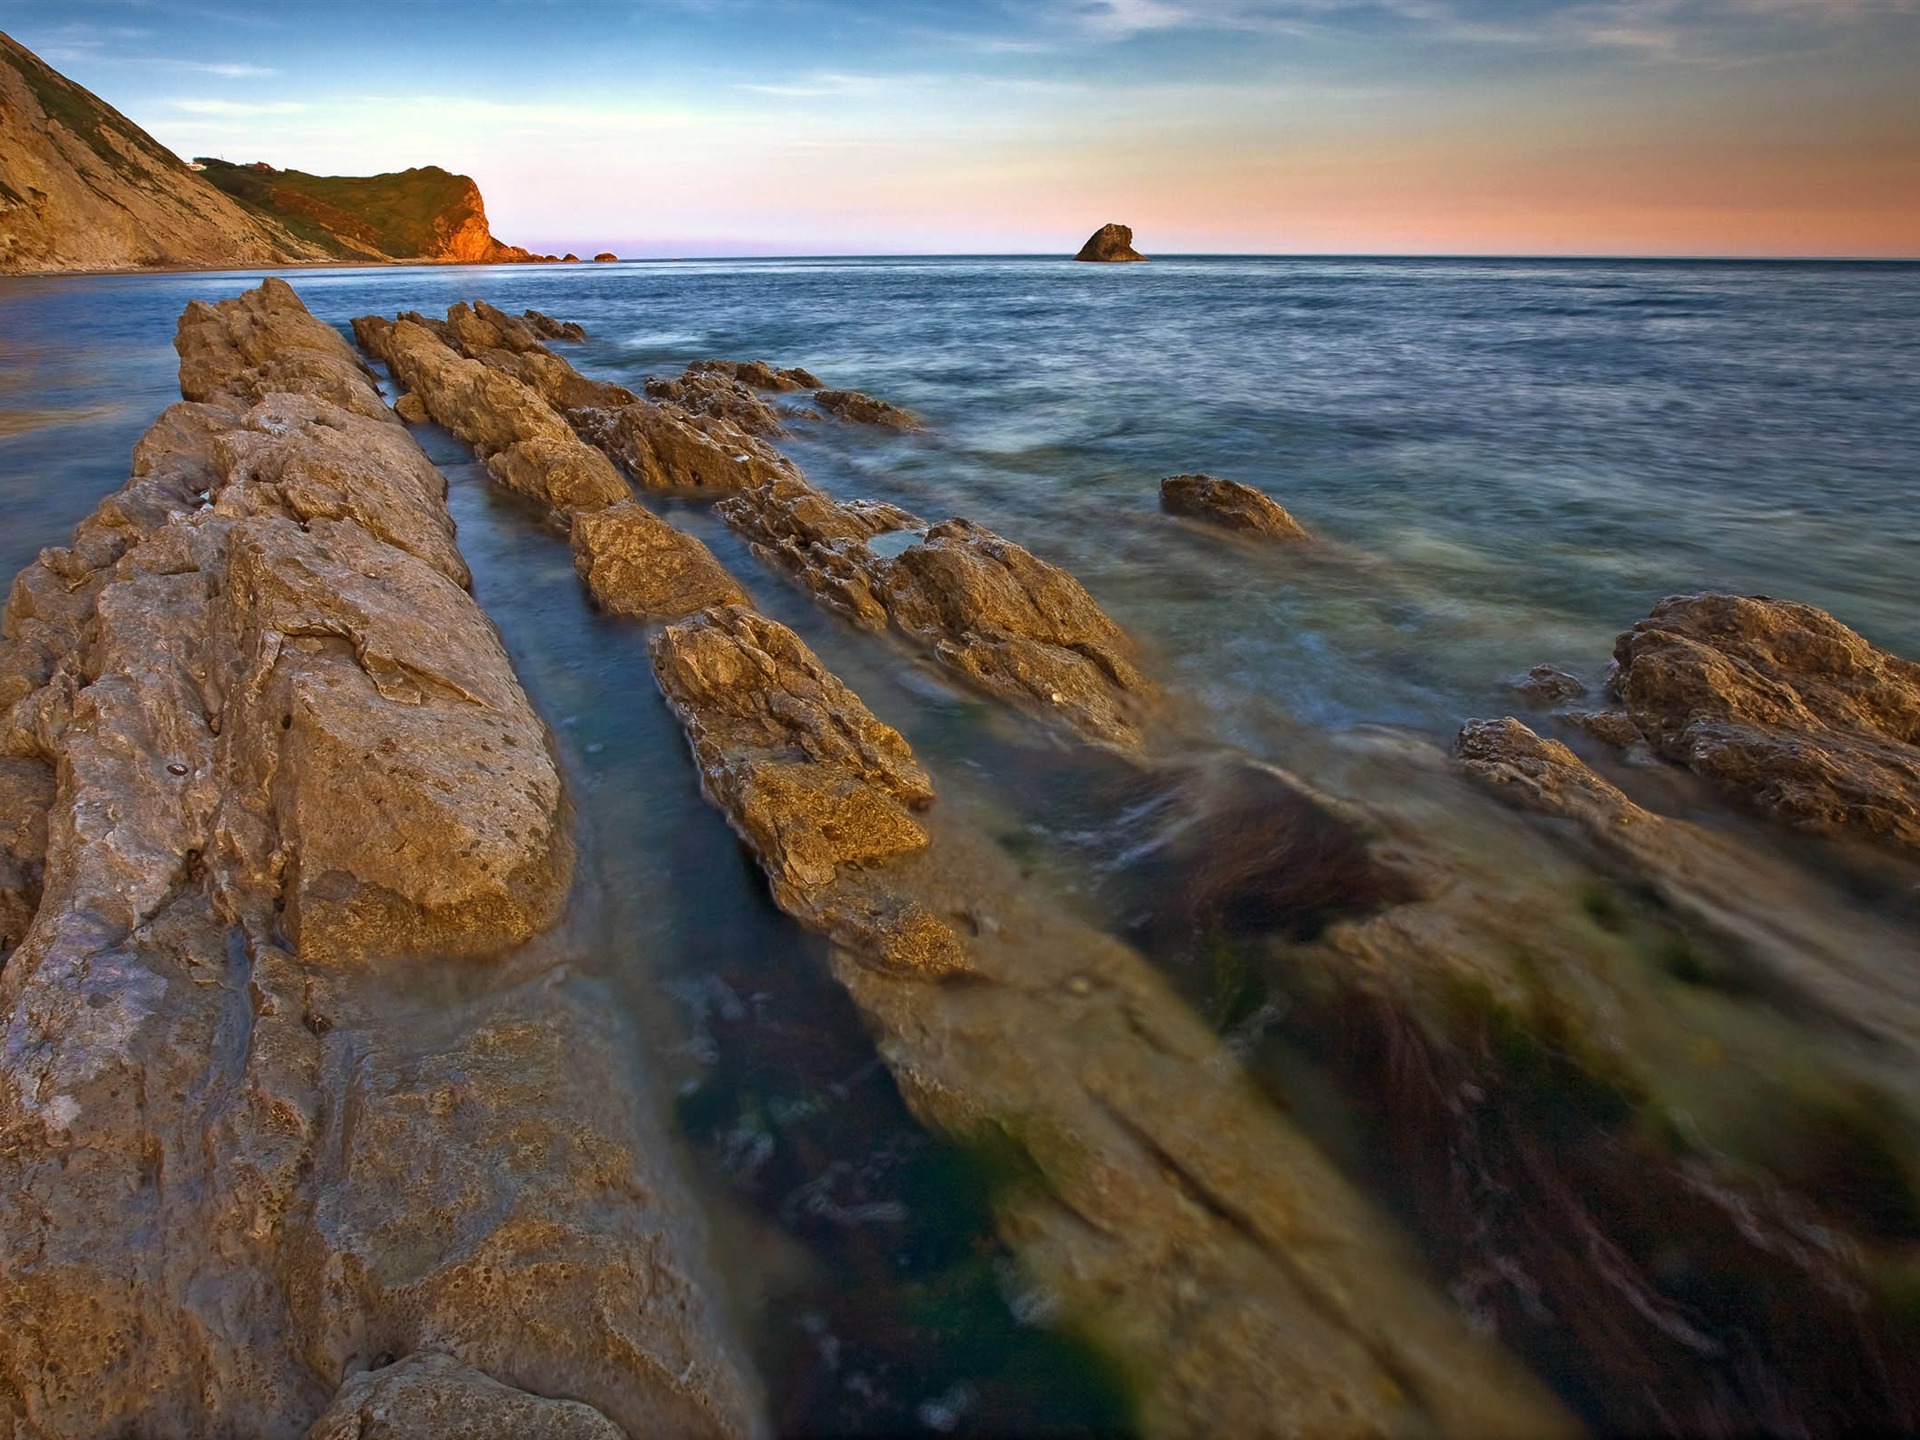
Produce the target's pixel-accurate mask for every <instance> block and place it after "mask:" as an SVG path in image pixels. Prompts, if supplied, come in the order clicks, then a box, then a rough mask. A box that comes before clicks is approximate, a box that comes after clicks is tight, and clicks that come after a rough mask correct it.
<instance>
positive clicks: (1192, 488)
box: [1160, 475, 1313, 540]
mask: <svg viewBox="0 0 1920 1440" xmlns="http://www.w3.org/2000/svg"><path fill="white" fill-rule="evenodd" d="M1160 506H1161V508H1162V509H1163V510H1165V511H1167V513H1169V514H1171V515H1190V516H1192V517H1193V518H1194V519H1196V520H1206V521H1209V522H1211V523H1212V524H1215V525H1222V526H1225V527H1226V528H1227V529H1229V530H1242V531H1246V532H1248V533H1250V534H1254V535H1264V536H1267V537H1268V538H1270V539H1274V540H1310V539H1312V538H1313V537H1312V536H1311V535H1309V534H1307V531H1306V527H1305V526H1303V525H1302V524H1301V523H1300V522H1299V521H1297V520H1295V519H1294V518H1293V516H1291V515H1289V514H1288V513H1287V512H1286V511H1285V510H1284V509H1283V508H1282V507H1281V506H1280V505H1278V504H1277V503H1276V502H1274V501H1273V500H1272V499H1270V498H1269V497H1268V496H1266V495H1264V494H1262V493H1261V492H1260V491H1258V490H1256V489H1254V488H1253V487H1252V486H1251V485H1242V484H1240V483H1239V482H1238V481H1235V480H1222V479H1219V478H1218V477H1217V476H1213V475H1169V476H1168V477H1167V478H1166V479H1164V480H1162V481H1161V482H1160Z"/></svg>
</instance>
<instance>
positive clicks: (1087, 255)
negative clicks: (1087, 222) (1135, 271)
mask: <svg viewBox="0 0 1920 1440" xmlns="http://www.w3.org/2000/svg"><path fill="white" fill-rule="evenodd" d="M1073 258H1074V259H1076V260H1103V261H1111V260H1144V259H1146V258H1147V257H1146V256H1144V255H1142V254H1141V253H1140V252H1139V251H1138V250H1136V249H1134V248H1133V231H1132V230H1131V229H1130V228H1129V227H1127V226H1125V225H1102V226H1101V227H1100V228H1099V229H1098V230H1096V231H1094V232H1093V234H1091V235H1089V236H1088V237H1087V243H1086V244H1084V245H1082V246H1081V247H1080V253H1079V254H1078V255H1075V256H1074V257H1073Z"/></svg>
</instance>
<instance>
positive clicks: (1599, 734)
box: [1560, 710, 1640, 750]
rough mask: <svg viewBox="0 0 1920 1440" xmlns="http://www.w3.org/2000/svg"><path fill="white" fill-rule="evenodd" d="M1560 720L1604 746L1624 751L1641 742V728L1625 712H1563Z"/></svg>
mask: <svg viewBox="0 0 1920 1440" xmlns="http://www.w3.org/2000/svg"><path fill="white" fill-rule="evenodd" d="M1560 719H1562V720H1564V721H1566V722H1567V723H1568V724H1569V725H1573V726H1576V727H1577V728H1579V729H1581V730H1584V731H1586V732H1587V734H1589V735H1591V736H1593V738H1594V739H1596V740H1598V741H1599V742H1600V743H1601V744H1603V745H1611V746H1613V747H1614V748H1615V749H1617V750H1624V749H1625V748H1626V747H1627V746H1629V745H1635V744H1638V743H1639V741H1640V727H1639V726H1638V725H1635V724H1634V723H1633V717H1632V716H1631V715H1629V714H1627V712H1626V711H1624V710H1562V711H1561V712H1560Z"/></svg>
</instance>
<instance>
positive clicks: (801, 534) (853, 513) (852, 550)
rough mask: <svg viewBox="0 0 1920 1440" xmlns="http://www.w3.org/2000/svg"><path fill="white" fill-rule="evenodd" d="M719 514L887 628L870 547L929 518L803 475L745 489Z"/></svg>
mask: <svg viewBox="0 0 1920 1440" xmlns="http://www.w3.org/2000/svg"><path fill="white" fill-rule="evenodd" d="M714 513H715V514H716V515H718V516H720V518H721V519H723V520H725V521H726V522H727V524H729V525H730V526H732V527H733V528H734V529H735V530H737V531H739V532H740V533H741V534H742V535H744V536H746V537H747V539H748V541H749V542H750V543H751V544H752V546H753V549H754V553H755V554H756V555H757V556H759V557H760V558H761V559H762V560H764V561H765V562H767V563H768V564H770V565H773V566H776V567H777V568H779V569H781V570H784V571H786V572H787V573H788V574H790V575H792V576H794V577H795V578H796V579H798V580H799V581H800V583H802V584H803V585H805V586H806V587H807V588H808V589H809V590H811V591H813V592H814V594H815V595H817V596H819V598H820V599H821V600H823V601H825V602H826V603H827V604H828V605H830V606H832V607H833V608H834V609H835V610H838V611H839V612H840V613H841V614H842V615H845V616H846V617H847V618H848V619H849V620H852V621H853V622H854V623H855V624H858V625H864V626H866V627H868V628H869V629H875V630H881V629H885V628H886V624H887V608H886V605H885V604H884V603H883V601H882V600H881V598H880V594H879V589H878V587H879V584H880V576H881V573H882V567H881V562H880V558H879V557H878V556H877V555H875V554H874V553H873V552H872V551H871V550H869V549H868V548H867V546H866V543H865V542H866V541H868V540H870V539H871V538H873V537H874V536H875V535H880V534H885V533H888V532H891V531H899V530H924V529H925V528H926V521H924V520H921V519H920V518H919V517H918V516H915V515H910V514H908V513H907V512H906V511H904V510H902V509H900V508H899V507H898V506H895V505H885V504H877V503H875V502H873V501H865V500H855V501H852V502H847V503H843V502H840V501H836V500H834V499H832V498H831V497H830V496H828V495H826V494H824V493H822V492H821V491H819V490H816V489H814V488H813V486H811V485H809V484H807V483H806V481H804V480H799V479H784V480H776V481H774V482H773V483H772V484H770V485H763V486H761V487H760V488H759V489H757V490H746V491H742V492H741V493H740V494H738V495H732V496H729V497H728V498H727V499H725V500H722V501H721V502H720V503H719V504H718V505H716V506H714Z"/></svg>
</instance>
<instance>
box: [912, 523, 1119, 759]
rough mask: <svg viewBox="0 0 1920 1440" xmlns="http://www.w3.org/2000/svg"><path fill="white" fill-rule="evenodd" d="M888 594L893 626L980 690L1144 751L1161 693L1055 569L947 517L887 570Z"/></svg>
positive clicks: (1093, 736) (1114, 631)
mask: <svg viewBox="0 0 1920 1440" xmlns="http://www.w3.org/2000/svg"><path fill="white" fill-rule="evenodd" d="M883 587H884V595H883V598H884V601H885V604H886V607H887V613H888V614H889V615H890V616H891V617H892V619H893V622H894V623H895V624H896V625H898V626H899V627H900V628H901V629H902V630H904V631H905V632H906V633H907V634H909V635H912V636H914V637H916V638H918V639H920V640H922V641H924V642H926V643H927V644H929V645H931V646H932V647H933V649H934V653H935V654H936V655H937V656H938V657H939V658H940V660H941V661H942V662H943V663H944V664H946V665H948V666H949V667H950V668H952V669H954V670H957V671H959V672H960V673H961V674H962V675H964V676H966V677H967V678H968V679H970V680H971V681H973V683H975V684H976V685H978V686H980V687H981V688H982V689H984V690H986V691H988V692H989V693H991V694H994V695H997V696H999V697H1000V698H1002V699H1004V700H1008V701H1010V702H1012V703H1013V704H1015V705H1017V706H1019V707H1020V708H1021V709H1024V710H1027V711H1029V712H1031V713H1033V714H1036V715H1039V716H1041V717H1043V718H1046V719H1050V720H1058V721H1060V722H1063V723H1065V724H1067V725H1069V726H1071V727H1072V728H1073V729H1075V730H1077V731H1079V732H1080V734H1082V735H1083V736H1085V737H1086V738H1087V739H1089V740H1093V741H1096V742H1098V743H1101V744H1105V745H1112V746H1115V747H1118V748H1120V749H1136V748H1138V747H1139V746H1140V744H1141V743H1142V738H1143V737H1142V728H1141V727H1142V725H1143V724H1144V722H1145V720H1146V716H1147V711H1148V709H1149V708H1150V706H1151V703H1152V701H1153V697H1154V690H1153V686H1152V685H1151V684H1150V683H1149V682H1148V680H1147V679H1146V677H1145V676H1143V675H1142V674H1141V673H1140V672H1139V671H1138V670H1137V669H1135V668H1134V664H1133V655H1134V647H1133V642H1132V641H1131V640H1129V639H1128V638H1127V635H1126V633H1125V632H1124V631H1123V630H1121V629H1120V627H1119V626H1118V625H1116V624H1114V622H1113V621H1112V619H1110V618H1109V617H1108V616H1107V614H1106V612H1105V611H1103V610H1102V609H1101V608H1100V607H1099V606H1098V605H1097V604H1095V603H1094V600H1093V597H1092V596H1091V595H1089V594H1088V593H1087V592H1086V589H1085V588H1084V587H1083V586H1082V585H1081V584H1080V582H1079V581H1078V580H1076V579H1074V578H1073V576H1071V575H1069V574H1068V573H1067V572H1066V571H1064V570H1062V569H1060V568H1059V567H1058V566H1056V565H1049V564H1048V563H1047V562H1046V561H1044V560H1041V559H1039V558H1037V557H1036V556H1034V555H1032V554H1031V553H1029V552H1028V551H1026V550H1024V549H1022V548H1021V547H1020V546H1018V545H1016V544H1014V543H1013V542H1012V541H1010V540H1007V539H1004V538H1002V537H1001V536H999V535H996V534H994V533H993V532H992V531H991V530H988V529H986V528H985V527H983V526H980V525H975V524H974V523H973V522H971V521H969V520H948V521H945V522H943V523H941V524H939V525H935V526H934V527H933V528H932V529H930V530H929V531H928V532H927V536H926V539H925V540H924V541H922V542H921V543H920V544H918V545H915V546H913V547H911V548H910V549H908V550H905V551H903V552H902V553H901V554H900V555H899V556H898V557H896V558H895V559H894V560H892V561H890V562H888V563H887V565H886V569H885V571H884V580H883Z"/></svg>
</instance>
